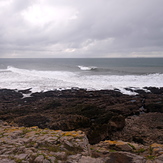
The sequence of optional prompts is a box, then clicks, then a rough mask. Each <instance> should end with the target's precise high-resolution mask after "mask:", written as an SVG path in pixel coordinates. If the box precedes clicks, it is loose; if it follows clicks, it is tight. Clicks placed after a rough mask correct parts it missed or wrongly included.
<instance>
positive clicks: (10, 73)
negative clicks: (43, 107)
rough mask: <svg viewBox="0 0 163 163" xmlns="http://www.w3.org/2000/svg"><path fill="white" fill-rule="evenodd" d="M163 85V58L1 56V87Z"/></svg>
mask: <svg viewBox="0 0 163 163" xmlns="http://www.w3.org/2000/svg"><path fill="white" fill-rule="evenodd" d="M150 86H151V87H163V58H98V59H97V58H96V59H95V58H80V59H75V58H64V59H59V58H47V59H46V58H42V59H38V58H37V59H30V58H28V59H16V58H15V59H5V58H1V59H0V89H3V88H8V89H18V90H22V89H29V88H31V90H32V92H39V91H48V90H55V89H61V90H62V89H71V88H84V89H88V90H104V89H105V90H106V89H108V90H110V89H111V90H113V89H119V90H120V91H121V92H122V93H125V94H132V92H130V91H127V90H126V89H125V88H129V87H130V88H131V87H132V88H133V89H143V87H150Z"/></svg>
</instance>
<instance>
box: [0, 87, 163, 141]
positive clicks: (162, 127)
mask: <svg viewBox="0 0 163 163" xmlns="http://www.w3.org/2000/svg"><path fill="white" fill-rule="evenodd" d="M128 89H131V88H128ZM146 89H147V90H149V91H150V92H149V91H148V92H146V91H144V90H134V91H136V93H138V94H137V95H125V94H122V93H121V92H119V91H117V90H100V91H87V90H85V89H69V90H60V91H58V90H54V91H47V92H36V93H32V94H31V96H29V97H23V94H26V95H28V94H29V93H31V92H30V89H26V90H19V91H18V90H17V91H16V90H9V89H0V101H1V102H0V112H1V114H0V120H4V121H7V122H10V123H11V122H12V123H16V124H17V125H18V126H25V127H32V126H38V127H40V128H49V129H54V130H63V131H66V130H68V131H70V130H82V131H84V132H85V133H86V135H87V136H88V139H89V142H90V143H91V144H96V143H98V142H99V141H101V140H105V139H115V138H117V139H121V140H125V141H138V143H139V140H137V139H140V143H141V142H143V143H144V144H148V141H149V142H150V143H151V142H152V141H153V142H158V143H163V138H162V141H161V140H160V139H157V136H156V137H154V138H153V136H148V139H149V140H147V138H146V137H145V134H148V132H150V133H151V134H152V132H151V131H153V130H152V129H149V128H150V126H149V125H150V124H148V123H146V121H148V119H147V120H146V121H145V122H144V123H145V125H147V126H146V128H147V130H146V131H143V132H144V133H142V134H140V135H139V134H136V135H138V136H139V137H140V138H134V136H135V131H134V130H131V133H130V136H127V134H129V131H128V130H127V129H126V128H125V127H129V126H130V124H131V123H132V125H135V126H137V124H135V123H134V121H135V119H136V117H140V116H144V119H146V117H148V115H149V114H148V113H151V114H152V115H151V116H149V117H148V118H151V119H152V117H153V116H154V115H153V114H158V115H157V116H158V117H161V116H162V113H163V88H155V87H148V88H147V87H146ZM157 116H156V115H155V116H154V117H153V119H156V118H157ZM130 119H134V120H132V122H130V121H131V120H130ZM158 119H159V118H158ZM151 121H152V120H151ZM137 123H140V125H141V121H138V120H137ZM126 124H127V125H128V126H126ZM130 127H131V126H130ZM155 128H156V130H158V134H160V133H161V132H162V131H163V124H162V123H161V122H157V123H156V124H155V125H154V126H153V129H155ZM124 129H125V130H126V131H124ZM137 130H138V131H139V129H137ZM140 130H141V129H140ZM152 135H153V134H152ZM159 136H160V135H158V137H159ZM126 137H128V138H126ZM152 139H155V140H152ZM141 140H142V141H141Z"/></svg>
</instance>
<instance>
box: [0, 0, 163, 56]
mask: <svg viewBox="0 0 163 163" xmlns="http://www.w3.org/2000/svg"><path fill="white" fill-rule="evenodd" d="M162 6H163V1H162V0H143V1H141V0H90V1H86V0H83V1H81V0H79V1H76V0H48V1H47V0H35V1H33V0H27V1H22V0H0V57H36V58H37V57H59V58H62V57H163V46H162V44H163V17H162V15H163V10H162Z"/></svg>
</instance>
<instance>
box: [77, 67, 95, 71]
mask: <svg viewBox="0 0 163 163" xmlns="http://www.w3.org/2000/svg"><path fill="white" fill-rule="evenodd" d="M78 68H80V70H83V71H90V70H96V69H97V67H94V66H88V67H87V66H78Z"/></svg>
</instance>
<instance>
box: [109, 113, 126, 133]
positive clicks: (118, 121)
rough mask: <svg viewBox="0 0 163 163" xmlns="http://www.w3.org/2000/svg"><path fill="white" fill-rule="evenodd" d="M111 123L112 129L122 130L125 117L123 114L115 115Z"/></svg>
mask: <svg viewBox="0 0 163 163" xmlns="http://www.w3.org/2000/svg"><path fill="white" fill-rule="evenodd" d="M109 125H110V127H111V129H112V130H114V131H117V130H122V129H123V128H124V126H125V118H124V116H122V115H118V116H113V117H112V118H111V119H110V121H109Z"/></svg>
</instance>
